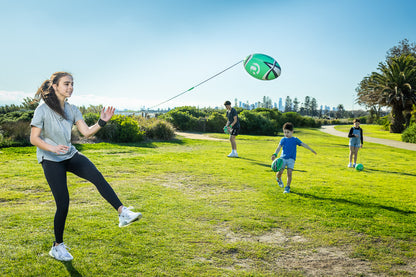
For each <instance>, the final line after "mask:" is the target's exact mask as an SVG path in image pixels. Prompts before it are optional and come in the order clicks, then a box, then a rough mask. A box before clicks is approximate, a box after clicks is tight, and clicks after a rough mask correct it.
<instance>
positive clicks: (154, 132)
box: [143, 119, 175, 140]
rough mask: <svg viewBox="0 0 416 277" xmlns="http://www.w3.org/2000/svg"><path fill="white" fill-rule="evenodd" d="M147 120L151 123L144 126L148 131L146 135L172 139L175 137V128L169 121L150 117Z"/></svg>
mask: <svg viewBox="0 0 416 277" xmlns="http://www.w3.org/2000/svg"><path fill="white" fill-rule="evenodd" d="M147 122H148V123H150V124H148V125H147V126H143V127H144V129H145V132H146V137H148V138H149V139H157V140H170V139H173V138H174V137H175V130H174V128H173V126H172V124H170V123H169V122H166V121H164V120H160V119H155V120H150V119H148V120H147Z"/></svg>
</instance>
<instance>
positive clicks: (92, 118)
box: [83, 113, 100, 126]
mask: <svg viewBox="0 0 416 277" xmlns="http://www.w3.org/2000/svg"><path fill="white" fill-rule="evenodd" d="M83 117H84V121H85V123H87V125H88V126H91V125H94V124H95V123H97V121H98V119H99V118H100V114H98V113H87V114H85V115H83Z"/></svg>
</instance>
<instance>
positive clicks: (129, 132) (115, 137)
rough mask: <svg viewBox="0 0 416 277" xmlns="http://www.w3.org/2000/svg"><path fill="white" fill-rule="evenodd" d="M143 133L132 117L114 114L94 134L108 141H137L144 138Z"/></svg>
mask: <svg viewBox="0 0 416 277" xmlns="http://www.w3.org/2000/svg"><path fill="white" fill-rule="evenodd" d="M144 133H145V132H144V131H141V130H140V127H139V124H138V123H137V121H136V120H134V119H133V118H131V117H129V116H124V115H114V116H113V118H112V119H111V120H110V122H108V123H107V125H105V126H104V127H103V128H102V129H101V130H100V131H98V133H97V134H96V135H95V136H96V137H97V138H99V139H102V140H105V141H110V142H138V141H142V140H143V139H144Z"/></svg>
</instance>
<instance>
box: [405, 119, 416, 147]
mask: <svg viewBox="0 0 416 277" xmlns="http://www.w3.org/2000/svg"><path fill="white" fill-rule="evenodd" d="M402 141H404V142H410V143H416V124H415V123H414V124H412V125H410V127H409V128H407V129H406V130H404V132H403V134H402Z"/></svg>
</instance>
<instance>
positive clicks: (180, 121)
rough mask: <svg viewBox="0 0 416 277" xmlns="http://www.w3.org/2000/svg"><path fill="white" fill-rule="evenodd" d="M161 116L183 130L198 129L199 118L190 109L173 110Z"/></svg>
mask: <svg viewBox="0 0 416 277" xmlns="http://www.w3.org/2000/svg"><path fill="white" fill-rule="evenodd" d="M160 118H162V119H165V120H166V121H168V122H170V123H172V125H173V126H175V128H177V129H178V130H181V131H196V130H198V126H199V124H198V119H197V118H196V117H194V116H193V115H192V114H190V113H189V112H188V111H181V110H179V109H178V110H177V109H174V110H171V111H169V112H167V113H166V114H164V115H162V116H160Z"/></svg>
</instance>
